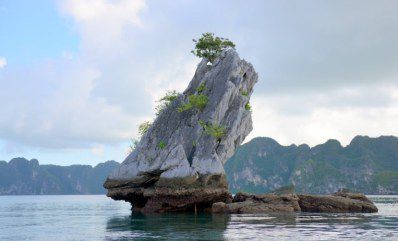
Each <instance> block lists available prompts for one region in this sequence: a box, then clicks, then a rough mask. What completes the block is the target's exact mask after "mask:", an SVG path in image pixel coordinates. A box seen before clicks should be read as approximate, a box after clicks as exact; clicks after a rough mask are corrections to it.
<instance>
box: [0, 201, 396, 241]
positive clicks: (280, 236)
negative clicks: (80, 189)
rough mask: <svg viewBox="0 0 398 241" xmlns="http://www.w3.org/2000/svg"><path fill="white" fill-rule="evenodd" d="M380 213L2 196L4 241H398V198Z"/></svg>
mask: <svg viewBox="0 0 398 241" xmlns="http://www.w3.org/2000/svg"><path fill="white" fill-rule="evenodd" d="M371 198H372V199H373V200H374V201H375V202H376V205H377V206H378V208H379V210H380V211H379V213H378V214H284V215H272V214H264V215H231V216H226V215H211V214H208V215H205V214H201V215H196V216H195V215H194V214H164V215H149V216H144V215H131V213H130V205H129V204H128V203H124V202H116V201H112V200H110V199H108V198H106V197H105V196H0V240H13V241H14V240H15V241H22V240H40V241H43V240H51V241H53V240H55V241H62V240H341V239H347V240H398V196H371Z"/></svg>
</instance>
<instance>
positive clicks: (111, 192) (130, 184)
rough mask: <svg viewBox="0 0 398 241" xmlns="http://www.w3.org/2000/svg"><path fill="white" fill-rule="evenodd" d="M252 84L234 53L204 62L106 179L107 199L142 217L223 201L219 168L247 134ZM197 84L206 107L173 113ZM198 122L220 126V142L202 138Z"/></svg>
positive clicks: (223, 185)
mask: <svg viewBox="0 0 398 241" xmlns="http://www.w3.org/2000/svg"><path fill="white" fill-rule="evenodd" d="M257 79H258V76H257V73H256V72H255V70H254V68H253V66H252V65H251V64H249V63H247V62H246V61H245V60H241V59H240V58H239V56H238V54H237V53H236V52H235V51H234V50H229V51H225V52H223V53H222V54H221V55H220V57H219V58H218V59H217V60H216V61H215V62H214V63H213V64H212V65H209V64H208V60H206V59H203V60H202V61H201V62H200V63H199V65H198V68H197V70H196V73H195V75H194V77H193V79H192V81H191V82H190V84H189V86H188V88H187V89H186V90H185V91H184V93H183V94H182V95H180V96H179V97H178V98H177V99H176V100H174V101H173V102H172V103H171V104H170V105H169V106H168V107H167V108H166V109H164V110H163V111H162V112H161V113H160V115H159V116H158V117H157V119H156V120H155V121H154V123H153V124H152V126H151V127H150V128H149V130H148V131H147V133H146V134H144V136H143V137H142V139H141V141H140V142H139V144H138V145H137V147H136V149H135V151H134V152H132V153H131V154H130V155H129V156H128V157H127V158H126V160H125V161H124V162H123V163H122V164H121V166H120V167H119V168H118V169H117V170H116V171H115V172H113V173H112V174H110V175H109V177H108V179H107V180H106V182H105V184H104V187H105V188H107V189H108V196H109V197H112V198H114V199H117V200H126V201H129V202H131V203H132V204H133V208H134V209H136V210H141V211H144V212H152V211H156V212H161V211H184V210H188V209H189V210H191V209H192V208H194V207H196V208H200V209H206V208H211V205H212V204H213V203H214V202H218V201H223V202H228V200H230V199H231V196H230V194H229V191H228V187H227V182H226V177H225V172H224V168H223V164H224V163H225V162H226V161H227V160H228V159H229V158H230V157H231V156H232V155H233V153H234V151H235V148H236V147H237V146H239V145H240V144H241V143H242V141H243V140H244V139H245V137H246V136H247V135H248V134H249V133H250V131H251V130H252V119H251V111H250V110H248V108H246V104H248V103H249V99H250V95H251V94H252V92H253V87H254V85H255V83H256V82H257ZM201 85H204V86H205V88H204V90H203V91H202V92H201V94H204V95H206V96H207V97H208V103H207V105H206V107H205V108H204V109H203V110H200V109H197V108H192V109H191V110H187V111H184V112H179V111H177V109H178V107H179V106H181V105H183V104H184V103H187V101H188V99H189V96H190V95H198V94H199V93H198V92H200V91H198V87H199V86H201ZM200 121H203V122H204V123H206V124H209V125H211V124H212V125H220V126H223V127H225V128H226V129H225V134H224V135H223V136H222V137H221V138H220V139H217V138H215V137H213V136H210V135H208V134H206V133H205V131H204V130H203V129H204V128H203V126H202V125H201V124H200ZM202 124H203V123H202ZM159 143H163V144H164V145H162V146H163V147H160V145H159Z"/></svg>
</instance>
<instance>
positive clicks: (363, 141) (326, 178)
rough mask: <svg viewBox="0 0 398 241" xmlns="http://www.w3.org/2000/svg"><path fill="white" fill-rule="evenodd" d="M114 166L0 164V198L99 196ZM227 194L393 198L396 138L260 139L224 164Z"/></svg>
mask: <svg viewBox="0 0 398 241" xmlns="http://www.w3.org/2000/svg"><path fill="white" fill-rule="evenodd" d="M118 165H119V163H117V162H115V161H107V162H105V163H101V164H98V165H97V166H95V167H92V166H88V165H72V166H55V165H39V162H38V161H37V160H36V159H32V160H30V161H29V160H27V159H25V158H14V159H12V160H11V161H9V162H8V163H7V162H5V161H0V195H21V194H25V195H31V194H104V193H105V189H104V188H103V187H102V184H103V182H104V180H105V179H106V177H107V175H108V174H109V173H110V172H111V171H113V170H114V169H116V168H117V167H118ZM225 171H226V173H227V178H228V182H229V185H230V190H231V192H232V193H236V192H238V191H246V192H253V193H264V192H269V191H272V190H275V189H278V188H280V187H283V186H288V185H292V184H293V185H295V188H296V191H297V192H300V193H332V192H335V191H337V190H338V189H340V188H348V189H351V190H354V191H359V192H364V193H366V194H398V138H397V137H394V136H381V137H378V138H370V137H367V136H357V137H355V138H354V139H353V140H352V141H351V143H350V144H349V145H348V146H346V147H343V146H341V144H340V143H339V142H338V141H336V140H329V141H327V142H326V143H324V144H321V145H317V146H315V147H312V148H310V147H309V146H308V145H306V144H303V145H299V146H296V145H290V146H282V145H280V144H279V143H278V142H276V141H275V140H273V139H271V138H266V137H258V138H254V139H253V140H251V141H250V142H248V143H246V144H244V145H242V146H240V147H239V148H238V149H237V151H236V153H235V155H234V156H233V157H232V158H231V159H230V160H229V161H228V162H227V163H226V164H225Z"/></svg>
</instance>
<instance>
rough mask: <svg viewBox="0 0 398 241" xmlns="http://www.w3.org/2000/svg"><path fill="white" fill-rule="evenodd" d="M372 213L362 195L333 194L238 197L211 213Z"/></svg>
mask: <svg viewBox="0 0 398 241" xmlns="http://www.w3.org/2000/svg"><path fill="white" fill-rule="evenodd" d="M298 211H301V212H328V213H342V212H345V213H375V212H378V209H377V207H376V206H375V205H374V204H373V202H372V201H370V200H369V199H368V198H367V197H366V196H365V195H364V194H360V193H348V192H337V193H335V194H333V195H309V194H306V195H303V194H299V195H296V194H280V195H278V194H263V195H252V194H244V193H238V194H236V196H235V197H234V199H233V200H232V203H224V202H218V203H214V204H213V207H212V212H213V213H270V212H298Z"/></svg>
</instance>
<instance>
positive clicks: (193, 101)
mask: <svg viewBox="0 0 398 241" xmlns="http://www.w3.org/2000/svg"><path fill="white" fill-rule="evenodd" d="M207 102H209V97H207V95H204V94H198V95H190V96H188V102H187V103H184V104H182V105H181V106H180V107H178V112H184V111H187V110H191V109H192V108H197V109H199V110H203V109H204V108H205V107H206V105H207Z"/></svg>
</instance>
